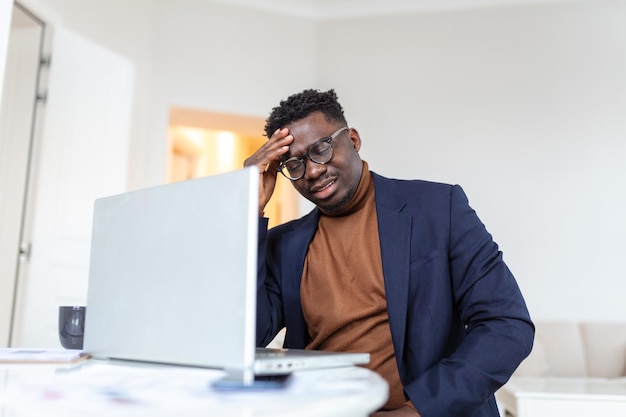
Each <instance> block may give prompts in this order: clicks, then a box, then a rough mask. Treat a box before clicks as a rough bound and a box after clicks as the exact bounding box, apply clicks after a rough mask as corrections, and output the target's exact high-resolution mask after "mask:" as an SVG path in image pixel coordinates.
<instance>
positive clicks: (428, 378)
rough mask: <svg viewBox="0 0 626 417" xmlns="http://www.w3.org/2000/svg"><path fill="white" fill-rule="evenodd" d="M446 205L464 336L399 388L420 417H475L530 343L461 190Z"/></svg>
mask: <svg viewBox="0 0 626 417" xmlns="http://www.w3.org/2000/svg"><path fill="white" fill-rule="evenodd" d="M449 201H450V208H449V216H450V218H449V220H448V223H449V224H448V227H446V228H444V229H447V230H449V232H448V233H449V236H448V240H449V248H448V259H447V262H448V264H449V274H450V277H449V279H450V285H451V288H452V298H451V302H453V303H454V306H453V308H454V309H455V310H456V311H457V315H458V317H459V318H460V320H461V322H462V327H461V328H463V329H464V332H463V334H462V335H461V337H460V338H459V341H458V342H456V341H455V342H454V343H458V345H457V346H456V347H455V348H454V349H452V352H451V353H450V354H448V355H446V356H445V357H442V358H439V359H438V361H436V362H435V363H434V364H433V365H432V366H431V367H430V368H429V369H426V370H425V371H424V372H421V373H420V375H418V376H417V377H416V378H415V379H414V380H413V381H411V382H409V383H408V384H407V385H406V386H405V390H406V392H407V394H408V395H409V397H410V398H411V400H412V401H413V403H414V404H415V406H416V408H417V410H418V411H419V412H420V414H421V415H422V416H423V417H435V416H455V417H464V416H467V417H470V416H472V415H475V413H476V411H477V410H478V409H479V408H481V406H483V405H485V406H486V404H485V402H486V401H487V400H488V399H491V397H492V396H493V393H494V392H495V391H496V390H497V389H498V388H499V387H500V386H502V385H503V384H504V383H505V382H506V381H507V380H508V379H509V377H510V376H511V374H512V373H513V371H514V370H515V369H516V368H517V366H518V365H519V363H520V362H521V361H522V360H523V359H524V358H525V357H526V356H527V355H528V354H529V353H530V350H531V347H532V343H533V338H534V326H533V324H532V322H531V319H530V316H529V313H528V310H527V308H526V304H525V302H524V299H523V297H522V294H521V292H520V290H519V287H518V285H517V283H516V281H515V279H514V277H513V275H512V273H511V272H510V271H509V269H508V267H507V266H506V264H505V263H504V261H503V259H502V253H501V252H500V251H499V249H498V246H497V245H496V243H495V242H494V241H493V240H492V237H491V235H490V234H489V233H488V232H487V230H486V229H485V227H484V225H483V224H482V223H481V221H480V220H479V218H478V216H477V215H476V213H475V212H474V210H473V209H472V208H471V207H470V206H469V203H468V200H467V197H466V195H465V193H464V192H463V190H462V189H461V187H459V186H453V187H452V188H451V191H450V200H449ZM442 331H445V330H442ZM422 336H423V337H427V336H428V335H422ZM433 337H436V336H435V335H433ZM439 337H446V335H441V334H440V335H439ZM409 343H419V341H409ZM405 365H406V364H405ZM407 366H408V365H407ZM481 415H482V414H481Z"/></svg>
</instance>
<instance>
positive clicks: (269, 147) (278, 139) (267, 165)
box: [243, 128, 293, 216]
mask: <svg viewBox="0 0 626 417" xmlns="http://www.w3.org/2000/svg"><path fill="white" fill-rule="evenodd" d="M291 142H293V136H291V135H290V134H289V129H287V128H283V129H277V130H276V131H275V132H274V134H273V135H272V136H271V137H270V138H269V140H268V141H267V142H265V143H264V144H263V146H261V147H260V148H259V149H257V151H256V152H255V153H254V154H252V155H251V156H250V157H248V158H247V159H246V160H245V161H244V163H243V166H244V167H249V166H253V165H256V166H257V168H258V169H259V174H260V175H261V178H260V181H259V216H263V212H264V210H265V206H266V205H267V203H268V202H269V201H270V198H271V197H272V194H273V193H274V188H275V187H276V176H277V175H278V165H280V157H281V156H282V155H284V154H285V153H286V152H287V151H289V145H290V144H291Z"/></svg>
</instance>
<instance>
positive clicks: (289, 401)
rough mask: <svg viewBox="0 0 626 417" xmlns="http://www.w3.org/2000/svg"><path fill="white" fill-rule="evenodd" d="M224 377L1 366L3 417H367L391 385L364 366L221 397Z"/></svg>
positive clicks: (153, 369)
mask: <svg viewBox="0 0 626 417" xmlns="http://www.w3.org/2000/svg"><path fill="white" fill-rule="evenodd" d="M222 376H223V372H221V371H217V370H210V369H199V368H189V367H176V366H157V365H145V364H133V363H113V362H105V361H96V360H89V361H86V362H84V363H82V364H76V365H40V364H37V365H26V364H25V365H2V366H0V417H26V416H38V417H55V416H59V417H61V416H62V417H74V416H76V417H78V416H80V417H83V416H90V417H91V416H94V417H95V416H97V417H99V416H103V417H104V416H107V417H109V416H116V417H117V416H124V417H126V416H128V417H135V416H146V417H148V416H149V417H157V416H168V417H171V416H177V417H178V416H203V417H207V416H211V417H213V416H225V417H226V416H227V417H239V416H241V417H262V416H268V417H269V416H272V417H281V416H285V417H287V416H288V417H293V416H294V415H297V416H299V417H300V416H302V417H306V416H311V417H312V416H315V417H321V416H329V417H331V416H336V417H366V416H368V415H369V414H370V413H372V412H373V411H375V410H376V409H378V408H379V407H380V406H382V405H383V404H384V403H385V401H386V400H387V395H388V394H387V393H388V387H387V383H386V382H385V381H384V379H382V378H381V377H380V376H378V374H376V373H374V372H371V371H369V370H367V369H364V368H359V367H346V368H336V369H330V370H323V371H300V372H296V373H294V375H293V377H292V381H291V383H290V384H289V386H288V387H287V388H284V389H281V390H274V391H263V392H261V391H259V392H241V391H236V392H217V391H215V390H213V389H211V388H210V384H211V382H212V381H215V380H217V379H218V378H220V377H222Z"/></svg>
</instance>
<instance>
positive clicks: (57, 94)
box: [11, 28, 134, 348]
mask: <svg viewBox="0 0 626 417" xmlns="http://www.w3.org/2000/svg"><path fill="white" fill-rule="evenodd" d="M51 51H52V54H51V66H50V73H49V78H48V86H49V88H48V94H47V101H46V105H45V110H44V112H43V113H44V117H43V120H42V121H41V123H40V129H39V133H38V134H39V135H40V141H39V143H40V147H39V149H36V154H37V157H38V160H37V159H36V160H35V161H34V166H36V175H34V176H32V178H33V179H34V184H32V185H31V189H32V194H31V196H30V197H29V205H28V207H27V214H26V217H27V224H28V226H29V227H27V228H26V236H27V240H29V243H30V244H31V253H30V257H29V258H28V259H25V260H24V261H22V262H21V263H20V266H19V270H20V271H19V275H18V283H17V287H18V288H17V297H16V298H17V299H16V312H15V318H14V323H13V332H12V337H11V346H15V347H50V348H58V347H60V343H59V341H58V336H57V311H58V306H59V305H84V304H85V302H86V296H87V275H88V266H89V248H90V239H91V222H92V211H93V202H94V199H96V198H98V197H102V196H105V195H111V194H116V193H119V192H123V191H125V189H126V173H127V159H128V157H127V155H128V141H129V126H130V114H131V101H132V88H133V77H134V67H133V65H132V63H130V62H129V61H128V60H126V59H124V58H123V57H120V56H118V55H116V54H114V53H112V52H111V51H109V50H106V49H104V48H102V47H101V46H99V45H97V44H95V43H93V42H91V41H89V40H87V39H85V38H82V37H80V36H79V35H77V34H75V33H72V32H70V31H68V30H67V29H63V28H56V29H55V30H54V33H53V41H52V48H51ZM28 238H30V239H28ZM27 243H28V242H27Z"/></svg>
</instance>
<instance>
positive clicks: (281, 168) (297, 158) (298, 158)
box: [276, 126, 350, 181]
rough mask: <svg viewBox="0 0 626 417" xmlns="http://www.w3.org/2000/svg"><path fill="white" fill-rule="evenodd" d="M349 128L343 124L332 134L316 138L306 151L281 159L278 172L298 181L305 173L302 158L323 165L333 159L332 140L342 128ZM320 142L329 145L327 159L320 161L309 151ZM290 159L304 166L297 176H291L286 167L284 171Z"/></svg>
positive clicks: (341, 131)
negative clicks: (302, 153)
mask: <svg viewBox="0 0 626 417" xmlns="http://www.w3.org/2000/svg"><path fill="white" fill-rule="evenodd" d="M349 129H350V128H349V127H347V126H344V127H342V128H340V129H338V130H336V131H335V132H334V133H333V134H332V135H330V136H328V137H327V138H324V139H320V140H318V141H317V142H315V143H314V144H312V145H311V146H309V149H308V150H307V151H306V153H305V154H304V155H301V156H292V157H291V158H289V159H286V160H284V161H282V162H281V163H280V165H278V168H277V169H276V170H277V171H278V172H280V173H281V174H283V176H284V177H285V178H287V179H289V180H291V181H298V180H299V179H300V178H302V177H304V174H306V162H305V161H304V160H305V159H306V158H309V159H310V160H311V161H313V162H315V163H316V164H319V165H325V164H327V163H329V162H330V161H331V160H332V159H333V150H334V148H333V143H332V142H333V140H334V139H335V138H337V137H338V136H339V135H341V134H342V133H343V132H344V130H349ZM322 142H326V143H328V144H329V145H330V158H328V160H326V161H323V162H320V161H316V160H315V159H313V158H312V157H311V155H310V153H311V149H312V148H313V147H314V146H317V145H319V144H320V143H322ZM291 161H298V162H300V163H301V164H302V166H303V167H304V169H303V170H302V175H300V176H298V177H292V176H291V175H290V174H289V170H288V169H287V170H286V171H287V173H285V171H284V170H285V167H286V165H287V164H288V163H289V162H291Z"/></svg>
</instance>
